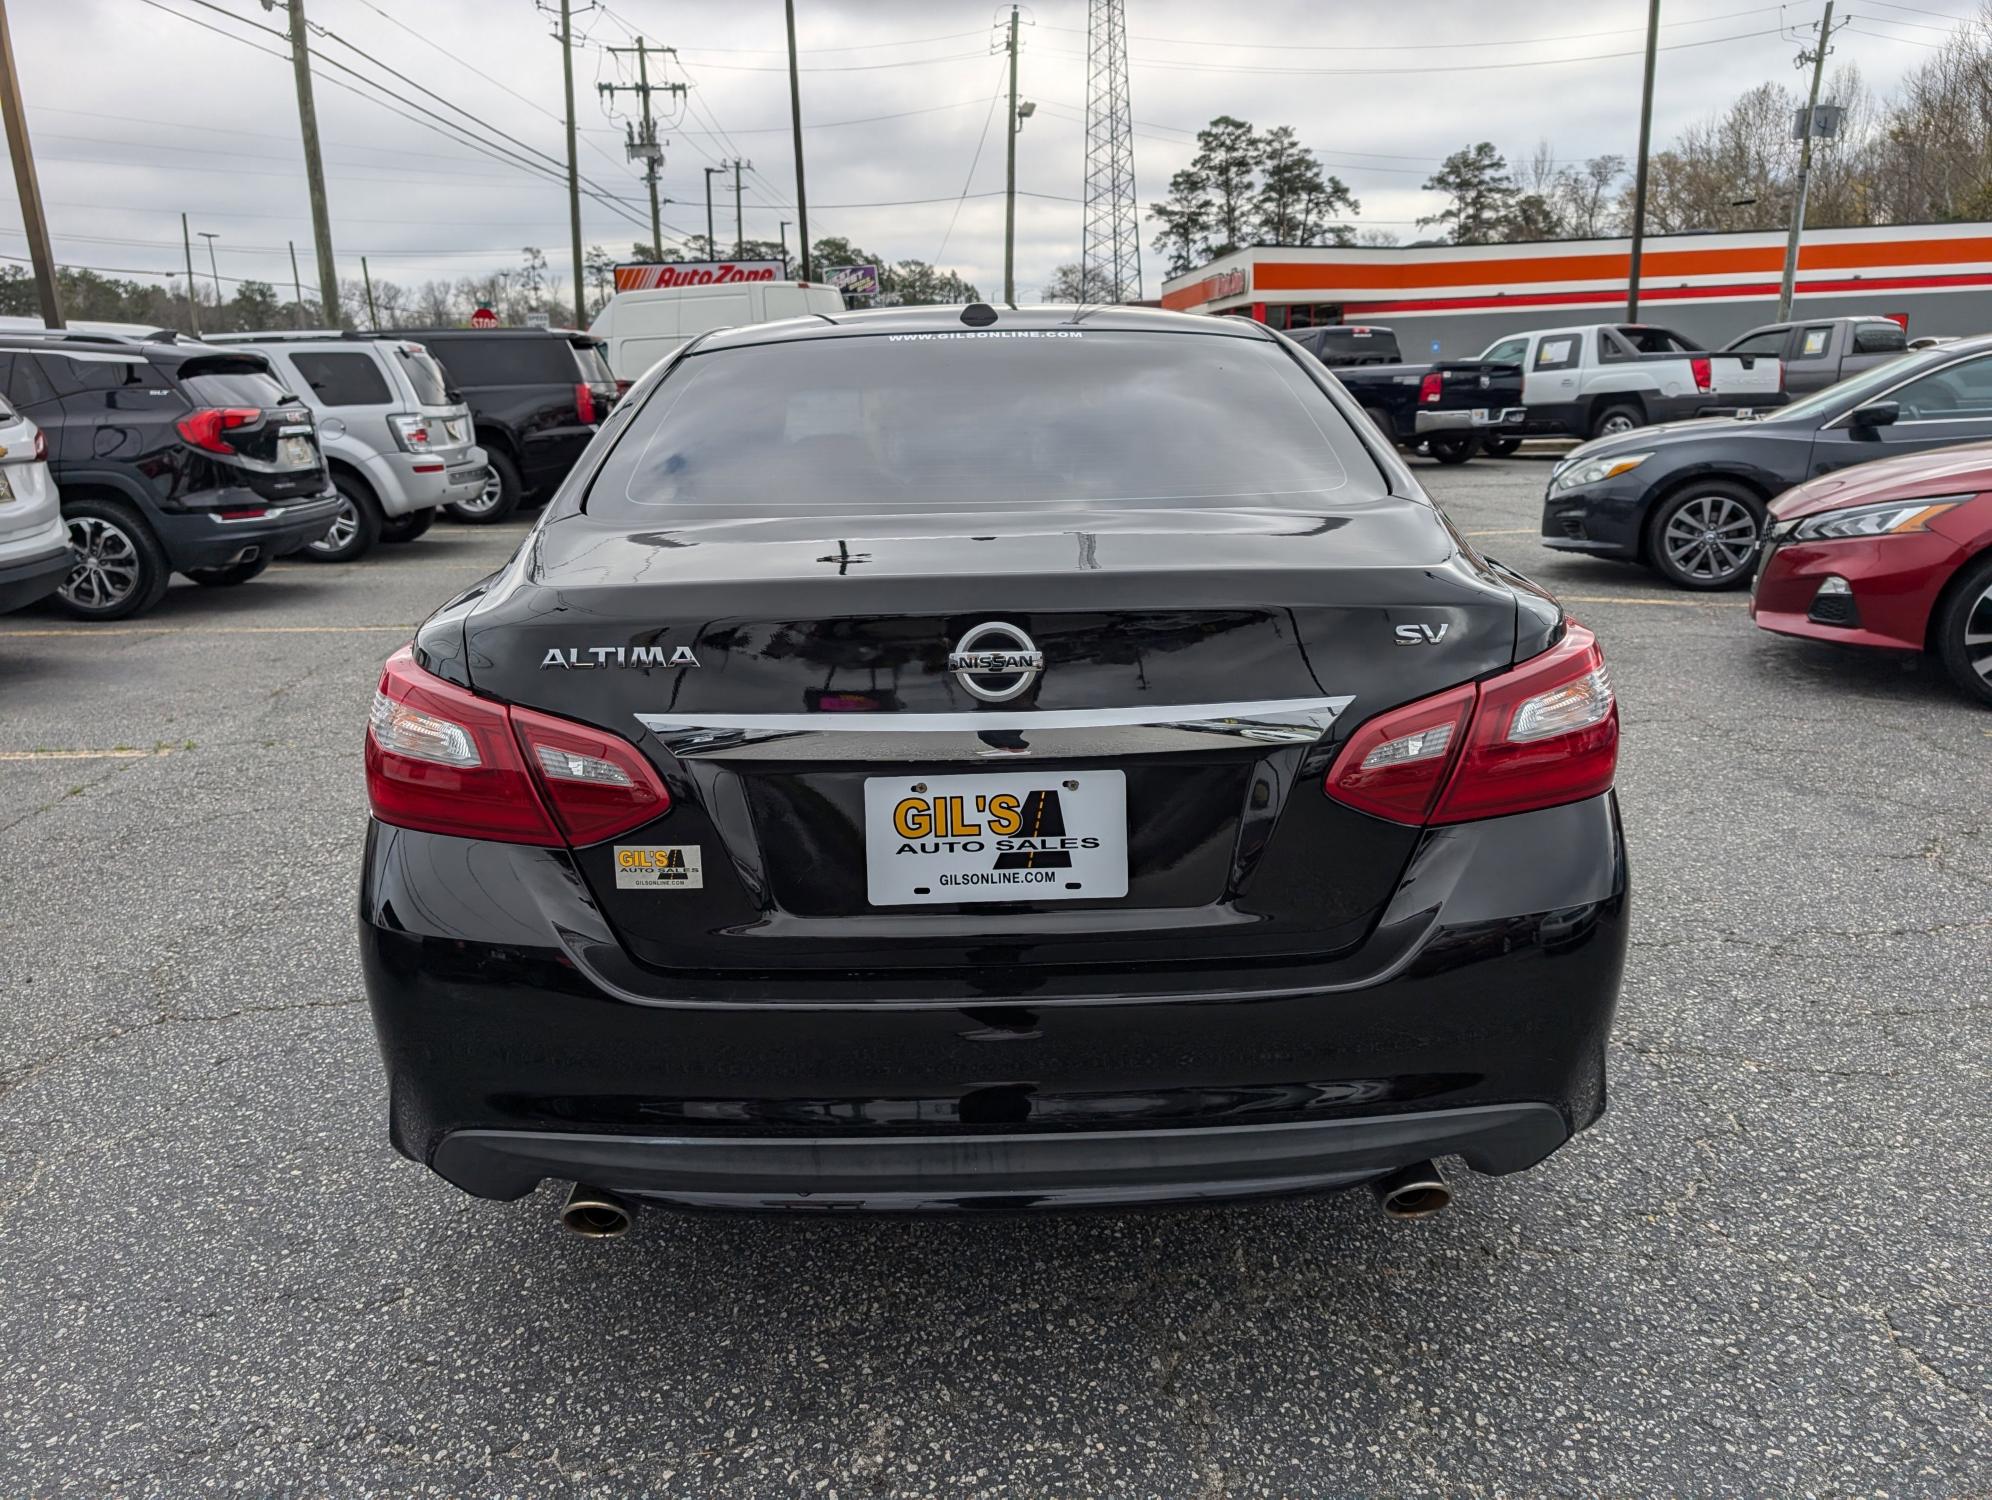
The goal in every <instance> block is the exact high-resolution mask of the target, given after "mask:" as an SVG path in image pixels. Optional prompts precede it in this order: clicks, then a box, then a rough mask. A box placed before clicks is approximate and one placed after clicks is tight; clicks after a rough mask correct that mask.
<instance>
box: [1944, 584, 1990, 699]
mask: <svg viewBox="0 0 1992 1500" xmlns="http://www.w3.org/2000/svg"><path fill="white" fill-rule="evenodd" d="M1936 638H1937V654H1938V656H1940V657H1941V658H1942V659H1943V663H1944V667H1945V669H1946V670H1947V671H1948V672H1949V673H1950V674H1951V678H1952V680H1953V681H1954V682H1956V683H1957V685H1958V686H1959V687H1961V688H1963V689H1964V690H1965V692H1967V693H1969V694H1971V695H1972V696H1973V697H1975V698H1977V699H1978V700H1979V702H1981V703H1992V557H1981V558H1980V559H1979V560H1978V561H1977V563H1976V564H1975V565H1973V566H1972V567H1969V568H1967V569H1965V571H1964V573H1963V574H1962V575H1961V577H1960V580H1959V583H1958V586H1957V587H1956V588H1955V589H1954V590H1953V591H1952V592H1951V596H1950V599H1949V601H1948V602H1947V603H1945V605H1944V607H1943V609H1942V611H1940V612H1939V614H1938V615H1937V629H1936Z"/></svg>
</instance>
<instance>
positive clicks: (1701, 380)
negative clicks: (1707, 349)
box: [1688, 354, 1715, 391]
mask: <svg viewBox="0 0 1992 1500" xmlns="http://www.w3.org/2000/svg"><path fill="white" fill-rule="evenodd" d="M1688 368H1689V369H1690V370H1693V371H1694V372H1695V389H1696V390H1698V391H1712V390H1714V389H1715V366H1714V364H1713V362H1712V361H1711V360H1710V359H1709V357H1708V356H1707V355H1706V354H1697V355H1695V356H1694V357H1693V358H1692V359H1690V360H1689V361H1688Z"/></svg>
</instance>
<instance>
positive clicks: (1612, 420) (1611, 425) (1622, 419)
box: [1598, 412, 1639, 437]
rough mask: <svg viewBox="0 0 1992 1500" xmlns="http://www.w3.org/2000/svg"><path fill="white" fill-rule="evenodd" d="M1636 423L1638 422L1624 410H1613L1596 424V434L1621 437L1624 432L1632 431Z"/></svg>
mask: <svg viewBox="0 0 1992 1500" xmlns="http://www.w3.org/2000/svg"><path fill="white" fill-rule="evenodd" d="M1638 425H1639V424H1638V423H1636V422H1634V421H1633V420H1632V418H1631V417H1628V416H1627V415H1626V414H1625V413H1624V412H1614V413H1613V414H1612V415H1611V416H1609V417H1606V418H1605V420H1604V421H1602V422H1600V423H1599V424H1598V436H1599V437H1623V436H1624V435H1625V434H1626V433H1628V432H1631V431H1633V430H1634V428H1636V427H1637V426H1638Z"/></svg>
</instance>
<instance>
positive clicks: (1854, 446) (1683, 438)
mask: <svg viewBox="0 0 1992 1500" xmlns="http://www.w3.org/2000/svg"><path fill="white" fill-rule="evenodd" d="M1988 440H1992V337H1983V338H1972V339H1959V340H1957V341H1955V342H1953V343H1949V344H1943V345H1940V346H1938V347H1937V348H1934V349H1927V350H1923V351H1921V352H1919V353H1914V354H1905V355H1902V356H1901V357H1899V358H1897V359H1892V360H1890V361H1888V362H1887V363H1886V364H1881V365H1876V366H1874V367H1873V368H1871V369H1868V370H1864V371H1862V372H1861V373H1860V374H1858V375H1854V376H1851V377H1849V378H1848V379H1846V380H1843V381H1841V382H1840V383H1839V384H1837V385H1830V386H1828V387H1826V389H1824V390H1823V391H1815V392H1813V393H1812V394H1811V395H1809V396H1807V397H1805V398H1804V399H1802V400H1799V401H1794V402H1792V403H1791V405H1789V406H1782V407H1779V408H1777V409H1776V410H1774V411H1771V412H1767V413H1765V414H1764V415H1763V416H1762V417H1760V418H1757V419H1755V420H1751V419H1749V418H1737V417H1708V418H1704V419H1702V420H1699V421H1693V422H1671V423H1668V424H1667V425H1665V426H1661V427H1642V428H1640V429H1638V430H1636V431H1633V432H1628V433H1625V434H1623V435H1621V436H1619V437H1611V438H1600V439H1598V440H1597V441H1596V442H1591V443H1586V444H1584V445H1583V446H1582V447H1581V448H1577V449H1575V450H1573V451H1572V452H1571V453H1570V454H1569V455H1568V456H1567V457H1565V458H1563V459H1562V460H1561V461H1559V462H1558V463H1557V465H1556V467H1555V468H1554V469H1553V470H1551V471H1550V479H1549V488H1548V491H1547V492H1546V493H1545V494H1544V496H1543V502H1542V540H1543V545H1544V546H1546V547H1553V548H1556V549H1557V550H1559V551H1565V552H1588V553H1591V554H1592V555H1593V556H1597V557H1616V558H1625V559H1631V560H1636V561H1639V562H1643V563H1646V564H1647V565H1648V566H1649V567H1651V568H1652V569H1653V570H1654V571H1655V572H1657V573H1659V574H1660V576H1661V577H1663V578H1665V579H1666V580H1668V582H1670V583H1673V584H1676V585H1678V586H1679V587H1681V588H1689V589H1725V588H1734V587H1736V586H1737V585H1739V584H1741V583H1743V582H1744V581H1746V580H1747V579H1748V578H1749V577H1750V575H1751V573H1752V572H1753V571H1754V570H1755V568H1756V565H1757V553H1758V549H1759V546H1760V545H1761V543H1762V541H1763V536H1764V527H1765V524H1766V517H1767V516H1768V515H1769V513H1770V502H1771V501H1773V500H1775V499H1776V498H1777V497H1778V496H1779V495H1781V494H1783V493H1784V492H1785V491H1786V490H1788V489H1790V488H1791V487H1792V486H1793V485H1798V484H1803V483H1804V482H1805V481H1806V480H1808V479H1816V478H1818V477H1819V476H1820V475H1821V474H1828V473H1831V472H1832V471H1833V470H1835V469H1844V468H1848V467H1850V466H1851V465H1854V464H1864V463H1870V462H1872V461H1874V460H1875V459H1881V458H1899V457H1901V456H1902V455H1903V454H1905V453H1920V452H1923V451H1925V450H1927V449H1930V448H1945V447H1950V446H1952V445H1954V444H1957V443H1982V442H1986V441H1988Z"/></svg>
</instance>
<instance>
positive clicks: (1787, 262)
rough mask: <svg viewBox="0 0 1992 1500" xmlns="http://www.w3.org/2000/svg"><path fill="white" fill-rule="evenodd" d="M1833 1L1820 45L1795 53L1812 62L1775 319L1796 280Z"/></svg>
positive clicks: (1785, 310) (1785, 311)
mask: <svg viewBox="0 0 1992 1500" xmlns="http://www.w3.org/2000/svg"><path fill="white" fill-rule="evenodd" d="M1832 40H1833V0H1826V13H1825V14H1824V15H1823V16H1821V17H1820V19H1819V45H1818V46H1817V47H1815V48H1814V49H1813V50H1812V51H1811V52H1810V53H1805V52H1801V53H1799V55H1798V60H1799V65H1800V66H1801V67H1803V66H1804V65H1805V64H1806V63H1808V62H1809V63H1811V64H1812V92H1811V93H1810V94H1808V95H1807V96H1806V100H1805V121H1804V124H1805V134H1804V136H1803V138H1802V139H1801V141H1800V143H1799V148H1798V194H1797V201H1796V202H1794V203H1793V204H1792V206H1791V233H1790V234H1788V235H1787V236H1785V258H1784V279H1783V280H1782V281H1780V282H1779V283H1778V321H1779V322H1780V323H1782V322H1784V321H1785V320H1786V319H1787V318H1789V317H1790V316H1791V299H1792V293H1793V292H1794V291H1795V290H1796V288H1797V283H1798V242H1799V240H1800V238H1801V237H1802V236H1803V235H1804V234H1805V195H1806V192H1807V190H1808V189H1809V188H1810V187H1811V186H1812V136H1813V132H1814V130H1815V128H1816V126H1815V122H1816V121H1817V120H1818V118H1819V80H1820V79H1821V78H1823V77H1824V76H1825V74H1826V54H1827V53H1828V52H1831V51H1832V50H1833V49H1832V47H1831V45H1830V43H1831V42H1832Z"/></svg>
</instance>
